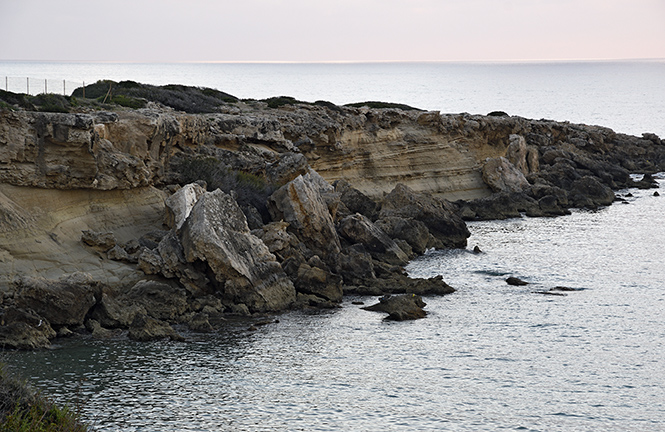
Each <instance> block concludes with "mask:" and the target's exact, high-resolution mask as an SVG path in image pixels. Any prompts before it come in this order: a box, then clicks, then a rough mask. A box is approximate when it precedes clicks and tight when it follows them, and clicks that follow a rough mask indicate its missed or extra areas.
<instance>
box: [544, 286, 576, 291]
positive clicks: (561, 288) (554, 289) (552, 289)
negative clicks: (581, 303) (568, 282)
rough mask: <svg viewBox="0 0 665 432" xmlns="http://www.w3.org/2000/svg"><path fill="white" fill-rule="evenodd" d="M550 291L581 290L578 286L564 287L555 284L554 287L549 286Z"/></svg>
mask: <svg viewBox="0 0 665 432" xmlns="http://www.w3.org/2000/svg"><path fill="white" fill-rule="evenodd" d="M550 291H581V290H580V289H579V288H569V287H564V286H556V287H554V288H550Z"/></svg>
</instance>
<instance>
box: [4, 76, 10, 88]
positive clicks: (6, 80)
mask: <svg viewBox="0 0 665 432" xmlns="http://www.w3.org/2000/svg"><path fill="white" fill-rule="evenodd" d="M8 83H9V78H8V77H5V91H9V84H8Z"/></svg>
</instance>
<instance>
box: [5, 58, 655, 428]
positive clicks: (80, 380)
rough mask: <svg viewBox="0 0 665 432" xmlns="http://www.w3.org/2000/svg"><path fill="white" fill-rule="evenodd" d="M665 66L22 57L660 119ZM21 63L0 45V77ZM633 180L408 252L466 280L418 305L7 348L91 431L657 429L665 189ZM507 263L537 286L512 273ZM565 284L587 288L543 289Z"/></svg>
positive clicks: (100, 72) (170, 75)
mask: <svg viewBox="0 0 665 432" xmlns="http://www.w3.org/2000/svg"><path fill="white" fill-rule="evenodd" d="M664 65H665V64H664V63H662V62H641V63H583V64H577V63H565V64H564V63H562V64H495V65H492V64H418V65H409V64H389V65H377V64H367V65H350V66H349V65H344V64H340V65H237V64H232V65H225V64H224V65H82V64H78V65H53V64H46V65H44V64H30V65H29V67H32V68H33V69H29V71H30V73H34V74H35V75H37V76H42V77H45V76H49V77H50V76H53V75H60V76H64V75H66V73H65V72H67V71H69V72H71V73H72V75H66V76H65V77H64V78H63V79H65V78H66V79H74V78H70V76H74V75H73V72H72V71H79V70H80V71H81V72H80V73H79V72H77V73H76V75H85V79H86V81H94V80H95V79H98V78H111V79H115V80H119V79H134V80H136V81H143V82H152V83H154V84H164V83H167V82H179V83H184V84H192V85H203V86H209V87H216V88H220V89H222V90H224V91H227V92H229V93H232V94H235V95H237V96H240V97H256V98H263V97H268V96H271V95H279V94H288V95H293V96H295V97H297V98H299V99H304V100H317V99H326V100H331V101H333V102H336V103H347V102H352V101H359V100H369V99H379V100H390V101H396V102H403V103H408V104H411V105H414V106H419V107H423V108H427V109H440V110H442V111H444V112H459V111H469V112H478V113H486V112H489V111H492V110H495V109H502V110H504V111H507V112H509V113H512V114H520V115H523V116H526V117H536V118H538V117H549V118H554V119H557V120H571V121H575V122H585V123H600V124H603V125H606V126H610V127H613V128H614V129H616V130H619V131H625V132H632V133H636V134H639V133H641V132H644V131H652V132H655V133H659V134H660V135H661V136H665V126H664V123H665V122H664V121H663V118H664V114H665V109H664V101H665V95H664V94H663V88H665V87H664V86H665V80H663V79H662V78H663V77H664V74H663V73H664ZM10 67H14V68H17V69H11V68H10ZM21 67H22V66H21V64H18V63H11V64H9V63H7V62H0V76H1V75H2V74H3V73H5V72H4V71H5V70H10V71H11V73H12V74H16V75H20V73H19V72H18V71H20V70H24V69H21ZM26 67H27V66H26ZM8 68H9V69H8ZM76 68H79V69H76ZM86 68H90V69H86ZM26 70H27V69H26ZM85 70H88V71H89V72H86V73H87V74H86V73H84V72H85ZM15 71H16V72H15ZM111 72H113V73H114V74H115V75H114V74H112V73H111ZM7 73H8V74H9V72H7ZM23 74H27V72H24V73H23ZM89 76H90V77H91V78H88V77H89ZM660 182H661V184H665V181H664V180H663V178H662V177H661V180H660ZM632 192H633V194H634V195H635V196H634V197H633V198H628V200H629V204H615V205H613V206H611V207H609V208H604V209H601V210H599V211H595V212H589V211H576V212H574V213H573V214H572V215H570V216H566V217H561V218H554V219H531V218H523V219H512V220H507V221H499V222H479V223H471V224H470V230H471V232H472V237H471V238H470V239H469V249H471V248H472V247H473V246H475V245H478V246H479V247H480V248H481V249H482V250H483V251H484V253H483V254H480V255H476V254H472V253H470V252H469V251H466V250H457V251H447V252H432V253H429V254H427V255H426V256H424V257H422V258H420V259H417V260H415V261H414V262H412V263H411V264H410V265H409V267H408V271H409V272H410V274H411V275H412V276H417V277H426V276H433V275H437V274H441V275H443V276H444V278H445V280H446V281H447V282H448V283H450V284H451V285H452V286H454V287H455V288H457V289H458V291H457V292H456V293H455V294H452V295H450V296H445V297H438V298H437V297H428V298H426V299H425V300H426V302H427V303H428V306H427V308H426V309H427V310H428V311H429V315H428V317H427V318H426V319H423V320H419V321H414V322H403V323H389V322H384V321H383V320H382V316H381V315H380V314H376V313H371V312H367V311H363V310H362V309H360V308H359V306H356V305H353V304H352V303H351V302H352V301H354V300H362V301H365V302H366V303H370V302H373V301H374V300H375V299H373V298H349V299H346V300H345V302H344V304H343V307H342V308H341V309H337V310H332V311H323V312H318V313H308V312H302V311H301V312H291V313H287V314H284V315H280V316H279V317H278V319H279V322H278V323H274V324H270V325H267V326H262V327H259V329H258V331H255V332H251V331H248V330H247V328H248V327H249V323H228V324H227V325H225V326H224V327H223V328H221V329H220V331H219V332H217V333H214V334H211V335H196V334H187V336H188V342H186V343H174V342H157V343H134V342H130V341H125V340H117V341H104V342H100V341H92V340H67V341H63V342H62V344H61V345H60V346H58V347H56V348H55V349H53V350H47V351H39V352H16V353H4V355H3V357H4V360H5V361H6V362H8V363H9V364H10V365H12V367H13V368H15V369H17V370H18V371H19V372H20V373H21V374H22V375H23V376H25V377H26V378H29V380H30V382H31V383H33V385H34V386H35V387H37V388H39V389H41V390H42V391H43V392H44V393H45V394H47V395H50V396H51V397H53V398H54V399H56V400H57V401H60V402H68V403H70V404H73V405H75V406H80V407H81V409H82V414H83V416H84V418H85V419H87V420H88V421H90V422H91V423H92V424H94V425H95V426H96V427H97V429H98V430H100V431H211V430H224V431H227V430H228V431H294V430H303V431H312V430H320V431H337V430H358V431H365V430H366V431H425V430H463V431H494V430H528V431H571V430H574V431H598V430H603V431H663V430H665V370H663V368H662V364H663V361H664V360H665V359H664V358H663V352H664V351H665V350H664V346H663V345H664V344H665V310H664V308H665V266H664V264H665V260H663V244H664V243H665V225H664V224H663V223H662V218H663V215H664V214H665V196H663V197H655V196H653V195H652V194H653V191H632ZM508 275H513V276H517V277H520V278H522V279H524V280H527V281H529V282H531V284H530V285H528V286H525V287H512V286H509V285H507V284H506V283H505V282H504V279H505V278H506V277H507V276H508ZM555 286H567V287H571V288H577V289H579V291H574V292H567V293H566V294H567V295H565V296H549V295H542V294H536V293H533V291H542V290H547V289H549V288H551V287H555Z"/></svg>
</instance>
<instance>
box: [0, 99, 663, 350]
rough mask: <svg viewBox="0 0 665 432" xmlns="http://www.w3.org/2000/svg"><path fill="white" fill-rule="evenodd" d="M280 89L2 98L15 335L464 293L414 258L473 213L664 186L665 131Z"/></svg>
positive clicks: (9, 295) (166, 325)
mask: <svg viewBox="0 0 665 432" xmlns="http://www.w3.org/2000/svg"><path fill="white" fill-rule="evenodd" d="M282 102H284V103H282V104H281V105H278V106H275V107H270V104H271V101H236V102H223V103H222V104H220V105H219V107H218V109H217V110H216V112H214V113H201V114H188V113H184V112H179V111H175V110H174V109H173V108H168V107H164V106H160V105H157V104H156V103H154V102H148V104H147V105H146V107H145V108H140V109H126V108H121V107H117V106H115V107H113V106H108V105H106V106H102V107H101V109H100V108H99V107H94V108H91V107H85V108H83V109H82V110H81V112H71V113H40V112H34V111H25V110H19V109H14V108H12V109H7V108H5V109H3V110H2V111H1V113H0V128H1V129H0V130H2V139H0V155H2V164H3V167H2V169H1V170H0V180H1V181H2V184H1V185H0V186H1V187H0V192H2V196H1V205H2V211H3V214H4V215H6V216H5V218H4V219H3V225H4V226H3V227H2V230H1V231H2V232H1V235H2V246H3V252H2V262H0V268H2V270H3V274H4V275H6V276H5V277H4V278H3V279H2V280H0V290H1V291H2V293H3V297H2V299H3V301H2V307H3V317H4V325H3V326H0V333H1V335H2V337H3V345H4V346H5V347H11V348H31V349H34V348H40V347H47V346H49V345H50V343H51V340H53V339H54V338H55V337H56V336H57V337H66V336H71V335H75V334H77V333H82V332H83V333H91V334H92V335H93V337H97V338H104V337H114V336H117V334H118V332H121V333H122V332H124V334H125V335H128V336H129V337H130V338H133V339H135V340H153V339H159V338H164V337H167V338H171V339H175V340H179V339H181V336H179V335H178V334H177V332H176V331H175V330H174V329H173V327H172V325H173V324H186V325H188V326H189V328H190V329H192V330H197V329H198V330H200V331H214V324H213V323H214V322H215V320H217V319H219V318H220V317H223V316H224V315H229V314H230V315H236V316H237V315H241V316H261V315H262V314H265V313H273V312H278V311H281V310H286V309H290V308H294V307H297V308H303V307H314V308H321V307H323V308H330V307H336V305H338V304H339V302H340V301H341V299H342V296H343V295H344V294H371V295H386V294H399V293H409V294H418V295H432V294H439V295H440V294H446V293H450V292H452V291H454V289H453V288H452V287H449V286H448V285H447V284H446V283H445V282H444V281H443V280H442V279H441V278H434V279H430V280H412V279H409V278H408V277H407V276H406V275H405V272H404V270H403V266H404V265H406V263H407V262H408V261H409V259H411V258H413V257H414V256H416V255H419V254H422V253H423V252H424V251H426V250H428V249H431V248H450V247H465V246H466V238H467V237H468V230H467V229H466V226H465V224H464V220H487V219H502V218H508V217H519V216H521V214H526V215H527V216H540V217H543V216H557V215H564V214H566V213H567V211H568V208H572V207H585V208H597V207H599V206H604V205H611V204H612V202H614V201H615V199H616V197H615V194H614V192H613V190H616V189H618V188H623V187H640V186H641V187H645V188H648V187H653V186H654V182H650V181H649V178H648V177H647V178H646V179H645V180H644V181H642V182H638V183H636V182H633V180H632V179H631V178H630V176H629V173H631V172H641V173H653V172H657V171H663V170H665V144H664V143H663V141H662V140H661V139H660V138H658V137H656V136H655V135H653V134H645V135H644V136H643V137H632V136H628V135H622V134H615V133H614V132H613V131H611V130H610V129H607V128H602V127H595V126H585V125H575V124H570V123H565V122H564V123H561V122H553V121H546V120H528V119H524V118H520V117H511V116H507V115H504V114H503V113H496V114H495V115H492V116H478V115H469V114H457V115H445V114H444V115H441V114H440V113H438V112H421V111H415V110H414V111H404V110H401V109H396V108H381V109H375V108H367V107H360V108H352V107H339V106H336V105H333V104H329V103H328V104H319V105H317V104H305V103H300V102H298V101H295V100H288V98H287V100H285V101H282ZM280 103H281V102H280ZM218 189H219V190H218ZM446 198H448V199H446ZM220 214H223V215H226V216H227V217H226V218H220V217H218V215H220ZM163 221H165V223H164V224H163ZM45 298H50V299H51V300H49V301H44V299H45ZM44 323H45V324H46V325H44ZM18 329H21V330H20V332H17V330H18ZM17 336H18V337H17Z"/></svg>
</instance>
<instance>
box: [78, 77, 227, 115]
mask: <svg viewBox="0 0 665 432" xmlns="http://www.w3.org/2000/svg"><path fill="white" fill-rule="evenodd" d="M84 93H85V98H86V99H94V100H96V101H98V102H101V103H111V104H116V105H120V106H124V107H128V108H142V107H145V106H146V104H147V103H148V102H156V103H160V104H162V105H165V106H167V107H171V108H173V109H175V110H178V111H185V112H187V113H192V114H196V113H212V112H218V111H219V108H220V107H221V106H223V105H224V104H227V103H235V102H238V98H236V97H235V96H231V95H230V94H227V93H224V92H221V91H219V90H215V89H210V88H201V87H189V86H184V85H176V84H170V85H165V86H153V85H149V84H140V83H137V82H135V81H120V82H115V81H110V80H102V81H97V82H96V83H94V84H90V85H87V86H85V89H84V88H83V87H79V88H77V89H76V90H74V92H73V93H72V96H74V97H77V98H83V94H84Z"/></svg>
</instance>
